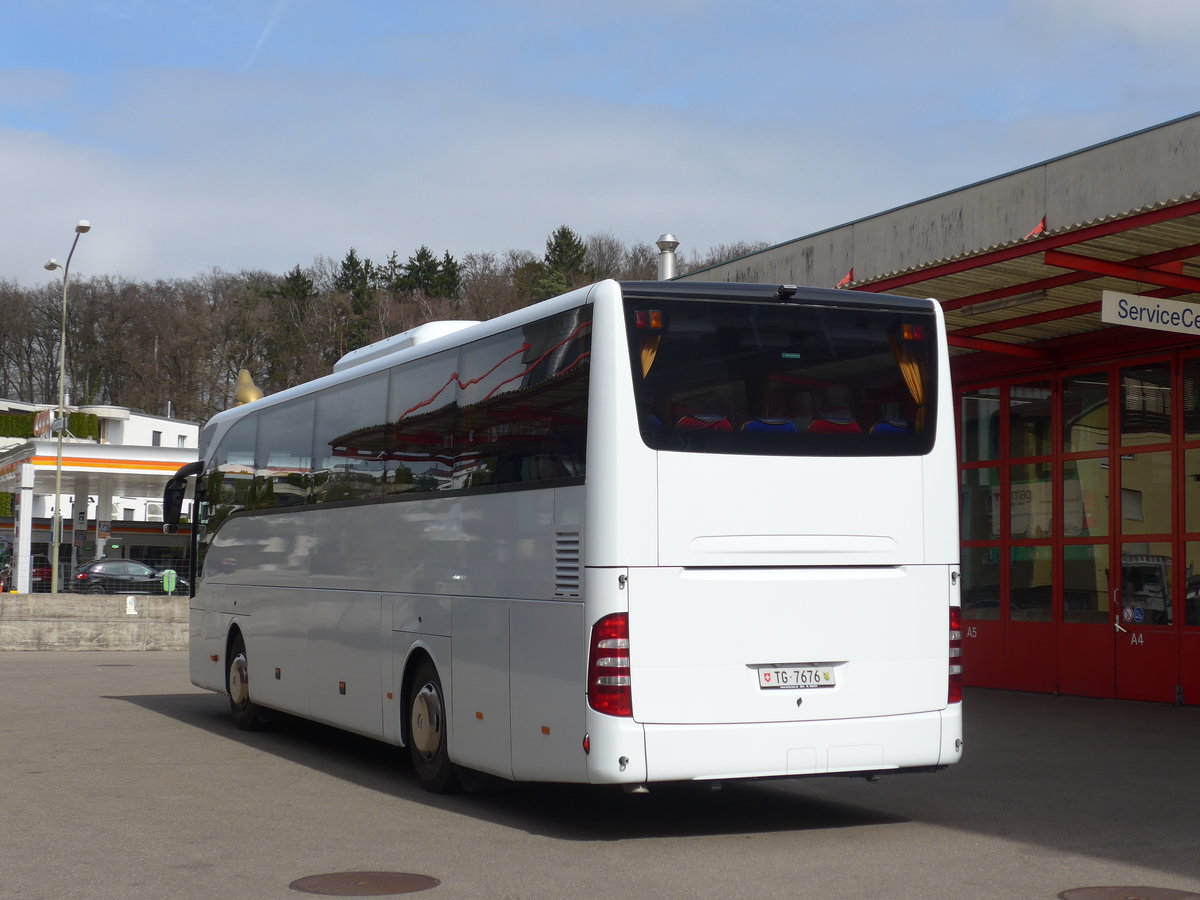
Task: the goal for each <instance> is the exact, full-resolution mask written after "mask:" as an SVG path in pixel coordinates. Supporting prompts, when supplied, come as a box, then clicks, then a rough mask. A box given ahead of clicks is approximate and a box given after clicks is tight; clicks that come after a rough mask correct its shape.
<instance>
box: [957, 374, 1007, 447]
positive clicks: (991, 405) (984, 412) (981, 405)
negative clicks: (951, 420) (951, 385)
mask: <svg viewBox="0 0 1200 900" xmlns="http://www.w3.org/2000/svg"><path fill="white" fill-rule="evenodd" d="M960 443H961V445H962V458H963V462H975V461H976V460H982V459H996V458H997V457H998V456H999V455H1000V388H998V387H988V388H975V389H974V390H970V391H965V392H964V393H963V395H962V440H961V441H960Z"/></svg>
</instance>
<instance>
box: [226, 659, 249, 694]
mask: <svg viewBox="0 0 1200 900" xmlns="http://www.w3.org/2000/svg"><path fill="white" fill-rule="evenodd" d="M229 699H230V700H232V701H233V702H234V703H236V704H237V705H238V706H244V705H245V703H246V701H248V700H249V699H250V679H249V678H248V677H247V673H246V657H245V654H242V653H239V654H238V655H237V656H235V657H234V658H233V662H232V663H231V664H230V666H229Z"/></svg>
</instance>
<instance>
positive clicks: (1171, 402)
mask: <svg viewBox="0 0 1200 900" xmlns="http://www.w3.org/2000/svg"><path fill="white" fill-rule="evenodd" d="M1172 369H1173V367H1172V362H1171V360H1170V359H1163V360H1151V361H1147V362H1141V363H1136V364H1133V365H1125V366H1121V367H1120V368H1119V369H1118V370H1117V371H1116V372H1115V388H1116V391H1117V397H1118V398H1119V402H1118V403H1117V404H1115V406H1116V407H1117V414H1118V422H1117V426H1118V431H1117V435H1116V436H1117V441H1115V442H1114V443H1115V445H1116V446H1114V448H1113V451H1112V452H1111V454H1110V456H1109V466H1110V468H1111V470H1112V471H1113V472H1114V473H1115V476H1116V477H1115V481H1116V487H1117V491H1116V493H1115V494H1114V497H1115V498H1116V504H1115V509H1116V510H1117V519H1116V522H1115V524H1116V527H1115V528H1114V529H1113V531H1114V532H1115V535H1114V536H1115V540H1114V545H1113V547H1112V553H1113V559H1114V561H1119V562H1120V567H1119V569H1117V570H1116V571H1119V578H1117V579H1113V582H1112V583H1111V584H1110V587H1111V589H1112V591H1113V599H1114V602H1113V604H1112V608H1111V616H1112V627H1113V637H1114V642H1115V647H1114V649H1115V659H1116V671H1115V676H1116V690H1115V693H1116V696H1117V697H1120V698H1124V699H1129V700H1157V701H1163V702H1172V701H1174V700H1175V699H1176V690H1177V685H1178V684H1179V683H1180V680H1179V641H1178V628H1177V627H1176V626H1177V621H1176V620H1177V615H1176V599H1175V594H1176V592H1175V573H1176V571H1177V568H1178V567H1177V566H1176V563H1175V534H1176V533H1177V532H1178V531H1181V530H1182V529H1179V528H1177V519H1178V517H1179V515H1180V510H1178V509H1177V508H1176V507H1177V505H1178V504H1177V503H1176V502H1175V498H1176V497H1178V496H1181V492H1179V491H1177V490H1176V488H1175V480H1176V479H1175V468H1176V447H1177V443H1176V438H1175V428H1174V423H1175V422H1176V421H1177V420H1178V418H1179V417H1178V416H1177V415H1176V402H1175V400H1176V398H1175V397H1174V395H1173V391H1172V385H1173V377H1172V376H1173V371H1172ZM1114 568H1115V567H1114Z"/></svg>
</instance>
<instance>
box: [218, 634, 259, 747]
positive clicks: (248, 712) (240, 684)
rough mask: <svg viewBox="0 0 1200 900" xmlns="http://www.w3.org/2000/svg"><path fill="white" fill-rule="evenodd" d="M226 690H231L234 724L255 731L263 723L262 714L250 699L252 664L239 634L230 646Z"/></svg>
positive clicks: (230, 709)
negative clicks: (250, 664)
mask: <svg viewBox="0 0 1200 900" xmlns="http://www.w3.org/2000/svg"><path fill="white" fill-rule="evenodd" d="M225 687H226V690H227V691H228V692H229V713H230V715H231V716H233V724H234V725H236V726H237V727H238V728H240V729H242V730H243V731H254V730H255V729H256V728H258V727H259V726H260V725H261V724H262V715H261V714H260V713H259V709H258V707H257V706H255V705H254V701H252V700H251V699H250V666H249V657H248V656H247V655H246V642H245V641H244V640H242V636H241V635H240V634H239V635H238V636H237V637H235V638H234V639H233V643H232V644H231V645H230V646H229V668H228V670H227V675H226V681H225Z"/></svg>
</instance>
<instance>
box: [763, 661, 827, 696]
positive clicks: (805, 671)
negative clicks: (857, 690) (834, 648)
mask: <svg viewBox="0 0 1200 900" xmlns="http://www.w3.org/2000/svg"><path fill="white" fill-rule="evenodd" d="M755 668H756V669H757V670H758V686H759V687H760V688H762V689H763V690H773V689H783V690H798V689H801V688H823V687H833V686H834V685H835V684H836V683H837V674H836V673H835V671H834V667H833V666H756V667H755Z"/></svg>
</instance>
